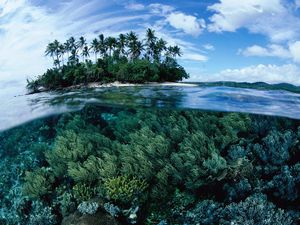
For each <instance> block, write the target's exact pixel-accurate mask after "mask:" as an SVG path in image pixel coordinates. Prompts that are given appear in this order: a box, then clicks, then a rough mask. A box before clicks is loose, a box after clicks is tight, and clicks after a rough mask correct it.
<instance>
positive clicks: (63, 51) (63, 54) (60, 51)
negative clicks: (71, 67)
mask: <svg viewBox="0 0 300 225" xmlns="http://www.w3.org/2000/svg"><path fill="white" fill-rule="evenodd" d="M65 53H66V49H65V45H64V44H60V45H59V54H60V56H61V59H62V64H63V65H64V64H65V57H64V56H65Z"/></svg>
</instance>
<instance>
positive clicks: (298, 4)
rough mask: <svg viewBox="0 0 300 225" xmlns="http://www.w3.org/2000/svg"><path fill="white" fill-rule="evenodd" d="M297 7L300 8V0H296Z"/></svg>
mask: <svg viewBox="0 0 300 225" xmlns="http://www.w3.org/2000/svg"><path fill="white" fill-rule="evenodd" d="M295 6H296V9H298V8H300V0H295Z"/></svg>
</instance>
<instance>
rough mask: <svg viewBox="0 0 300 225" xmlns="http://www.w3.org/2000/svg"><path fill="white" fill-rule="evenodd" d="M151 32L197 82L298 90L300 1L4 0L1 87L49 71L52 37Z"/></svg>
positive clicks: (0, 38) (0, 24)
mask: <svg viewBox="0 0 300 225" xmlns="http://www.w3.org/2000/svg"><path fill="white" fill-rule="evenodd" d="M148 27H150V28H153V29H155V30H156V34H157V36H159V37H162V38H164V39H165V40H167V41H168V42H169V44H172V45H173V44H177V45H179V46H180V47H181V48H182V50H183V53H184V55H183V57H182V58H181V59H180V64H182V65H183V66H184V67H185V68H186V70H187V71H188V72H189V73H190V75H191V78H190V80H192V81H218V80H227V81H248V82H256V81H265V82H268V83H279V82H288V83H293V84H296V85H300V0H202V1H201V0H185V1H183V0H164V1H162V0H160V1H159V0H157V1H155V0H151V1H150V0H147V1H140V0H136V1H134V0H110V1H107V0H84V1H82V0H61V1H57V0H49V1H44V0H0V82H4V81H8V80H18V81H20V82H22V81H25V80H26V78H28V77H34V76H35V75H38V74H41V73H42V72H43V71H45V69H46V68H48V67H50V66H51V60H50V59H48V58H46V57H45V56H44V50H45V46H46V45H47V43H48V42H50V41H52V40H54V39H58V40H59V41H62V42H63V41H65V40H66V39H67V38H68V37H70V36H75V37H79V36H81V35H84V36H85V37H86V38H87V39H88V40H91V39H92V38H94V37H95V36H97V35H98V34H100V33H103V34H104V35H117V34H119V33H120V32H123V33H126V32H128V31H130V30H133V31H135V32H136V33H138V34H139V36H140V37H141V38H142V37H143V35H144V31H145V30H146V29H147V28H148Z"/></svg>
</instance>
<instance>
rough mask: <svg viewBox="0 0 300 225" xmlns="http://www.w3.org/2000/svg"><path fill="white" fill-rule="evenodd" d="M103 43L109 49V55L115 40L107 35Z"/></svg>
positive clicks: (114, 45) (115, 42)
mask: <svg viewBox="0 0 300 225" xmlns="http://www.w3.org/2000/svg"><path fill="white" fill-rule="evenodd" d="M105 44H106V46H107V48H108V50H109V56H111V53H112V51H113V50H114V49H115V47H116V45H117V40H116V39H115V38H114V37H108V38H106V39H105Z"/></svg>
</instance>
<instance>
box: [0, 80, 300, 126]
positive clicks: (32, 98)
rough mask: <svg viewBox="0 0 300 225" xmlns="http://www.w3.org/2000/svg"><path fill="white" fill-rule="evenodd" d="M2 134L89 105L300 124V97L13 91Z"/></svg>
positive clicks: (197, 88)
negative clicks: (200, 112)
mask: <svg viewBox="0 0 300 225" xmlns="http://www.w3.org/2000/svg"><path fill="white" fill-rule="evenodd" d="M0 99H1V107H2V108H3V109H4V110H1V111H0V130H5V129H8V128H11V127H14V126H17V125H20V124H22V123H24V122H27V121H30V120H33V119H36V118H39V117H46V116H49V115H53V114H59V113H63V112H68V111H74V110H75V111H76V110H79V109H82V108H83V107H84V106H85V105H86V104H87V103H97V104H101V105H111V106H130V107H155V108H175V109H199V110H211V111H223V112H247V113H255V114H263V115H274V116H283V117H288V118H294V119H299V118H300V114H299V111H300V94H297V93H292V92H288V91H282V90H255V89H245V88H234V87H225V86H219V87H218V86H217V87H203V85H197V84H191V85H190V86H174V85H170V86H160V85H145V86H137V87H131V86H130V87H106V88H103V87H102V88H94V89H79V90H74V91H68V92H50V93H37V94H32V95H26V90H22V91H20V90H19V89H18V92H16V91H15V90H14V88H11V87H10V85H7V86H6V88H2V89H1V91H0Z"/></svg>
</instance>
